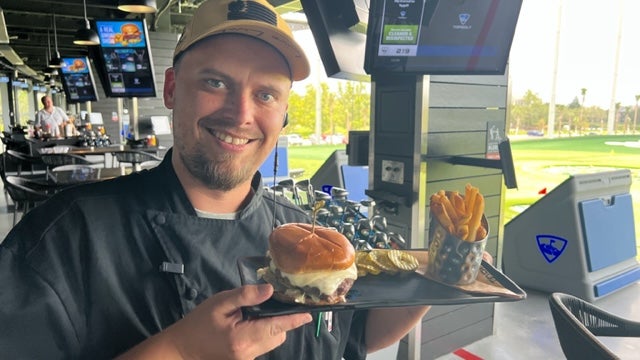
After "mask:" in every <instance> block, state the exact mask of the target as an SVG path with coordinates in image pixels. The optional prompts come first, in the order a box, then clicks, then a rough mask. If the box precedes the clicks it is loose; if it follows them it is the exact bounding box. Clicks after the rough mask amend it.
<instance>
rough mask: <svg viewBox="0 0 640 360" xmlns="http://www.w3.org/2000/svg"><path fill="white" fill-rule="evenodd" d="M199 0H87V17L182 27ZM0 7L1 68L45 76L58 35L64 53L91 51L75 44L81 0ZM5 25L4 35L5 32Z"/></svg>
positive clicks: (9, 2) (30, 0) (280, 0)
mask: <svg viewBox="0 0 640 360" xmlns="http://www.w3.org/2000/svg"><path fill="white" fill-rule="evenodd" d="M202 1H203V0H157V12H156V13H153V14H132V13H127V12H123V11H120V10H118V9H117V4H118V0H86V7H87V18H88V19H89V20H90V21H91V20H94V19H123V18H141V17H145V18H146V21H147V24H148V26H149V31H162V32H170V33H180V32H181V31H182V28H183V27H184V25H185V24H186V23H187V21H188V20H189V19H190V18H191V14H192V13H193V11H194V9H195V8H197V6H198V5H199V4H200V3H201V2H202ZM269 2H270V3H272V4H273V5H274V6H276V8H277V9H278V11H279V12H280V13H287V12H291V11H301V6H300V2H299V0H269ZM0 9H1V11H2V14H3V15H4V24H0V71H2V70H5V71H6V70H18V71H19V72H20V73H22V75H27V76H29V77H32V78H41V77H44V72H45V70H46V68H47V63H48V59H47V57H48V53H49V48H51V51H52V52H53V51H55V43H56V40H57V48H58V51H59V52H60V54H61V55H62V56H64V57H74V56H89V49H88V48H87V47H86V46H80V45H75V44H73V39H74V36H75V33H76V31H77V30H78V29H80V28H81V27H83V26H84V24H85V21H84V6H83V1H82V0H0ZM54 19H55V33H54ZM1 20H2V17H0V22H1ZM5 27H6V32H7V35H8V39H6V36H4V35H3V33H4V31H3V30H4V29H5ZM56 35H57V36H56Z"/></svg>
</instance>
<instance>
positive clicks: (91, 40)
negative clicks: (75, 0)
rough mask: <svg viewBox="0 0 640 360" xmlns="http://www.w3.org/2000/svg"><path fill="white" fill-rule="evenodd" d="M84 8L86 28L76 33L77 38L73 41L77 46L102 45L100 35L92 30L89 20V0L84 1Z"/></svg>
mask: <svg viewBox="0 0 640 360" xmlns="http://www.w3.org/2000/svg"><path fill="white" fill-rule="evenodd" d="M82 4H83V6H84V27H83V28H80V29H78V31H76V37H75V38H74V39H73V43H74V44H76V45H87V46H92V45H100V38H99V37H98V34H97V33H96V32H95V31H94V30H93V29H91V25H89V19H87V0H83V1H82Z"/></svg>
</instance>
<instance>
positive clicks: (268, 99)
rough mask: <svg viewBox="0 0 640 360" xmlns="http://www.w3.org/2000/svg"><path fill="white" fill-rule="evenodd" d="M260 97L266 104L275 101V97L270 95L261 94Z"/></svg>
mask: <svg viewBox="0 0 640 360" xmlns="http://www.w3.org/2000/svg"><path fill="white" fill-rule="evenodd" d="M258 97H259V98H260V100H262V101H264V102H269V101H273V99H274V97H273V95H272V94H269V93H260V94H258Z"/></svg>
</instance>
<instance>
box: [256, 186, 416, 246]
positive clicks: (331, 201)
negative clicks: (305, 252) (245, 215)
mask: <svg viewBox="0 0 640 360" xmlns="http://www.w3.org/2000/svg"><path fill="white" fill-rule="evenodd" d="M267 190H268V191H270V192H274V193H275V194H276V195H281V196H283V197H285V198H286V199H288V200H289V201H291V202H292V203H294V204H296V205H298V206H300V207H301V208H302V209H304V210H306V211H308V212H309V215H310V216H311V217H312V218H314V220H315V223H316V224H318V225H320V226H325V227H331V228H334V229H336V230H337V231H339V232H340V233H342V234H343V235H344V236H346V237H347V239H349V241H351V243H352V244H353V246H354V248H355V249H356V250H371V249H405V248H406V241H405V239H404V238H403V237H402V236H401V235H400V234H397V233H394V232H392V231H389V230H388V229H387V219H386V218H385V217H384V216H382V215H380V214H379V213H377V212H376V211H375V202H374V201H373V200H369V199H366V200H361V201H354V200H351V199H349V191H348V190H347V189H343V188H339V187H335V186H334V187H330V189H329V191H330V193H327V192H325V191H320V190H315V189H313V185H311V183H310V181H309V180H308V179H304V180H300V181H297V182H296V181H295V180H293V179H290V178H288V179H284V180H281V181H279V182H277V183H276V185H274V186H271V187H267ZM365 209H366V210H365ZM369 209H374V210H373V214H372V215H371V216H368V215H367V214H368V213H369Z"/></svg>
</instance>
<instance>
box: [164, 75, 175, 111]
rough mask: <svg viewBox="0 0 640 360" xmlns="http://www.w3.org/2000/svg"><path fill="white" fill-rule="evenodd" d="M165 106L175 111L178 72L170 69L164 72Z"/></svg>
mask: <svg viewBox="0 0 640 360" xmlns="http://www.w3.org/2000/svg"><path fill="white" fill-rule="evenodd" d="M163 90H164V91H163V93H162V96H163V99H164V106H166V107H167V109H173V93H174V91H175V90H176V72H175V70H174V68H172V67H170V68H168V69H167V70H165V72H164V89H163Z"/></svg>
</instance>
